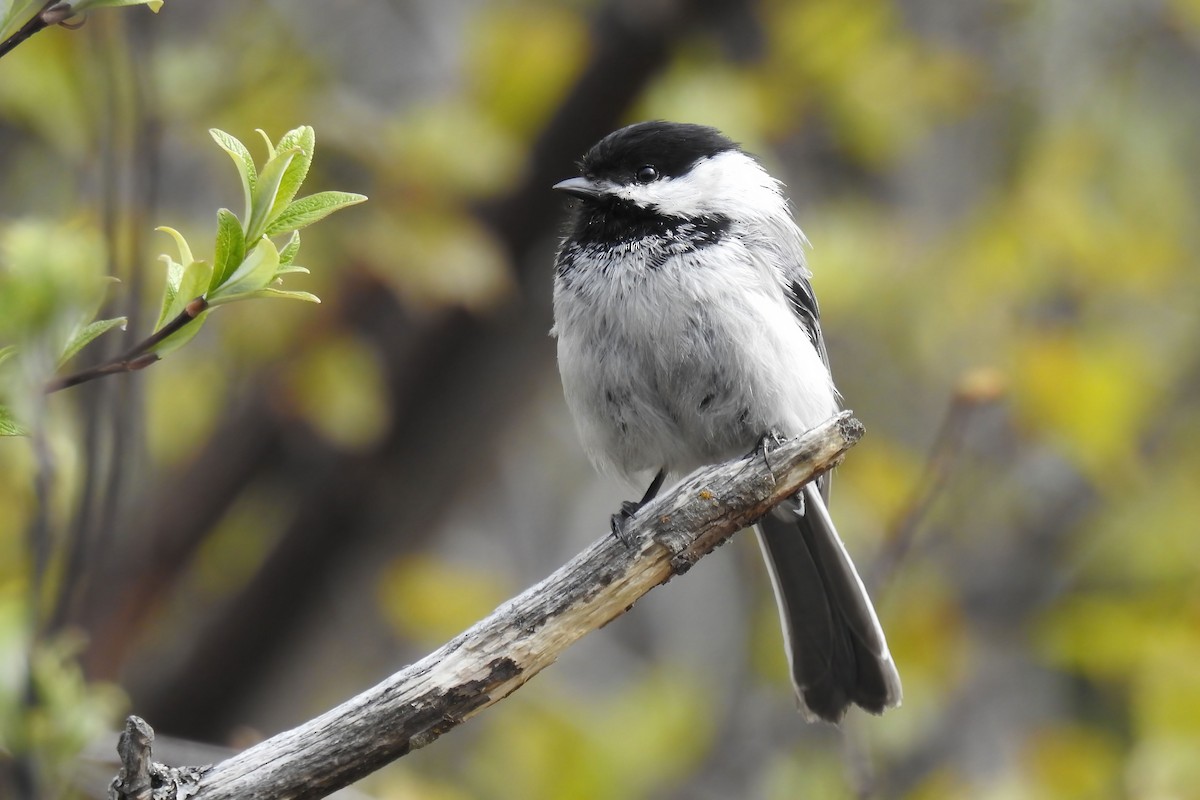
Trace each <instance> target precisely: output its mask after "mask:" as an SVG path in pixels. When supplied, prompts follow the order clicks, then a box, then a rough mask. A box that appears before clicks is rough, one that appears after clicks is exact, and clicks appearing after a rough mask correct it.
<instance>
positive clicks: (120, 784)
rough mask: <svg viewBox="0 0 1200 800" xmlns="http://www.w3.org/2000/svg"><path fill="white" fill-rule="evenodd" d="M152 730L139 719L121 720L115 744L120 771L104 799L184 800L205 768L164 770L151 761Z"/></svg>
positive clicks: (165, 767) (161, 765) (132, 717)
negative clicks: (165, 799) (160, 799)
mask: <svg viewBox="0 0 1200 800" xmlns="http://www.w3.org/2000/svg"><path fill="white" fill-rule="evenodd" d="M153 747H154V729H153V728H151V727H150V726H149V725H148V724H147V723H146V720H144V719H142V718H141V717H135V716H129V717H127V718H126V719H125V730H124V731H122V732H121V738H120V740H119V741H118V742H117V755H119V756H120V757H121V771H120V772H118V773H117V777H115V778H113V780H112V783H111V784H109V787H108V800H152V798H157V797H163V796H164V795H167V794H169V796H170V797H178V798H184V797H187V796H188V795H187V788H188V787H190V786H194V785H195V784H196V782H197V781H199V779H200V776H201V775H202V774H203V773H204V772H205V771H206V770H208V768H209V765H207V764H206V765H204V766H203V767H168V766H166V765H164V764H159V763H157V762H155V761H153V760H151V758H150V756H151V754H152V751H153Z"/></svg>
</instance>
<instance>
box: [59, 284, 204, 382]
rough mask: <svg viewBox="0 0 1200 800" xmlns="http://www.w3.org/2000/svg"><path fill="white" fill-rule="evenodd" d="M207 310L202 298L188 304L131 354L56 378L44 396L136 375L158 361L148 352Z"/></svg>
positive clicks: (157, 357)
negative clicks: (118, 376)
mask: <svg viewBox="0 0 1200 800" xmlns="http://www.w3.org/2000/svg"><path fill="white" fill-rule="evenodd" d="M207 310H208V301H207V300H205V299H204V298H203V297H197V298H196V299H195V300H193V301H192V302H190V303H188V304H187V306H186V307H185V308H184V309H183V311H180V312H179V315H178V316H176V317H175V318H174V319H172V320H171V321H170V322H168V323H167V324H166V325H163V326H162V327H161V328H159V329H158V330H156V331H155V332H154V333H152V334H150V335H149V336H147V337H146V338H145V339H143V340H142V341H140V342H138V343H137V344H135V345H134V346H133V347H132V348H131V349H130V350H129V351H128V352H126V353H124V354H123V355H120V356H117V357H116V358H114V359H113V360H112V361H108V362H106V363H104V364H100V365H99V366H95V367H88V368H87V369H84V370H80V371H79V372H74V373H72V374H70V375H64V376H62V377H61V378H55V379H54V380H52V381H50V382H49V383H47V384H46V387H45V389H43V392H44V393H45V394H52V393H54V392H59V391H62V390H63V389H69V388H70V387H72V386H78V385H79V384H81V383H87V382H88V381H94V380H96V379H97V378H103V377H104V376H105V375H116V374H118V373H121V372H136V371H137V370H139V369H145V368H146V367H148V366H150V365H151V364H153V363H154V362H155V361H158V359H159V355H158V353H152V352H149V350H150V349H151V348H152V347H154V346H156V345H158V344H160V343H161V342H162V341H163V340H164V339H166V338H167V337H168V336H170V335H171V334H173V333H176V332H178V331H179V330H181V329H182V328H183V327H184V326H186V325H187V324H188V323H190V322H192V321H193V320H195V319H196V318H197V317H199V316H200V315H201V314H203V313H204V312H205V311H207Z"/></svg>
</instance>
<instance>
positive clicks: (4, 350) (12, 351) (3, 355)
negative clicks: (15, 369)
mask: <svg viewBox="0 0 1200 800" xmlns="http://www.w3.org/2000/svg"><path fill="white" fill-rule="evenodd" d="M16 354H17V346H16V345H15V344H10V345H8V346H7V347H0V366H3V365H4V362H5V361H8V360H9V359H10V358H12V357H13V356H15V355H16Z"/></svg>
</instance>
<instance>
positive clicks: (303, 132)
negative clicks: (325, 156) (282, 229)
mask: <svg viewBox="0 0 1200 800" xmlns="http://www.w3.org/2000/svg"><path fill="white" fill-rule="evenodd" d="M316 147H317V134H316V132H315V131H313V129H312V128H311V127H310V126H308V125H301V126H300V127H299V128H294V129H292V130H290V131H288V132H287V133H285V134H284V135H283V137H282V138H280V140H279V146H278V149H279V150H281V151H282V150H297V151H299V152H297V153H296V156H295V157H294V158H293V159H292V161H291V163H290V164H288V167H287V169H286V170H284V172H283V180H281V181H280V182H279V192H278V193H277V194H276V195H275V202H274V203H273V204H272V205H271V213H270V215H269V218H270V219H274V218H275V217H276V216H278V215H279V212H281V211H283V209H285V208H287V205H288V203H290V202H292V200H293V199H294V198H295V197H296V193H297V192H299V191H300V185H301V184H303V183H304V179H305V178H306V177H308V168H309V166H310V165H311V164H312V159H313V153H314V152H316Z"/></svg>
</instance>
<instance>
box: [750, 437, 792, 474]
mask: <svg viewBox="0 0 1200 800" xmlns="http://www.w3.org/2000/svg"><path fill="white" fill-rule="evenodd" d="M787 438H788V437H786V436H784V435H783V433H781V432H780V431H779V430H777V429H775V428H772V429H771V430H769V431H767V432H766V433H764V434H763V435H762V436H760V437H759V439H758V443H757V444H755V445H754V455H756V456H758V457H759V458H761V459H762V460H763V463H764V464H766V465H767V470H769V471H770V472H771V473H772V474H774V472H775V470H774V468H773V467H772V466H771V446H772V445H774V446H776V447H778V446H779V445H781V444H783V443H784V442H786V441H787Z"/></svg>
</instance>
